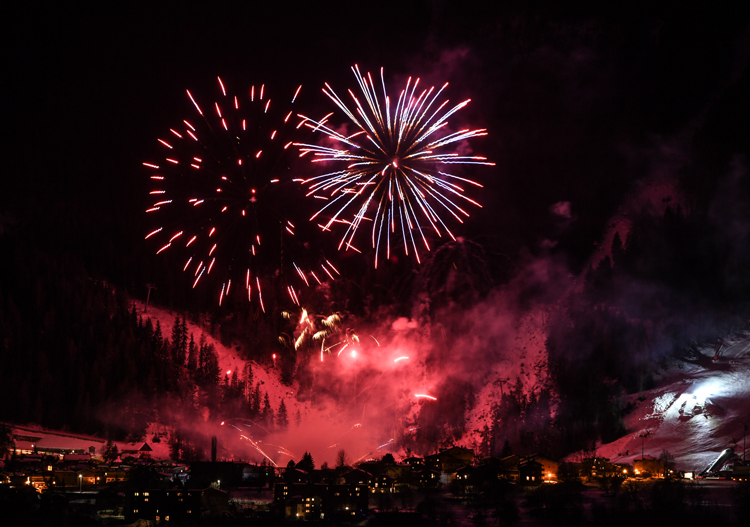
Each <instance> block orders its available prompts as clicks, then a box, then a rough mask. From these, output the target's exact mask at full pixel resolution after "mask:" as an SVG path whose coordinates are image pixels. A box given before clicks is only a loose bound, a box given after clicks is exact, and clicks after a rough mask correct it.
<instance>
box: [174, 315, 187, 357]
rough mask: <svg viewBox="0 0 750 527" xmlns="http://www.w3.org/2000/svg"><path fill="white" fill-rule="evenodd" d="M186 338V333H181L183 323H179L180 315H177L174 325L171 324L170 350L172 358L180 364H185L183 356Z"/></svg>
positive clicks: (185, 348)
mask: <svg viewBox="0 0 750 527" xmlns="http://www.w3.org/2000/svg"><path fill="white" fill-rule="evenodd" d="M183 320H184V319H183ZM186 339H187V335H186V334H185V333H183V324H182V323H180V317H179V316H177V318H176V319H175V322H174V326H172V337H171V342H172V346H171V348H172V349H171V352H172V359H173V360H174V362H175V363H176V364H178V365H180V366H184V365H185V358H186V354H187V345H186Z"/></svg>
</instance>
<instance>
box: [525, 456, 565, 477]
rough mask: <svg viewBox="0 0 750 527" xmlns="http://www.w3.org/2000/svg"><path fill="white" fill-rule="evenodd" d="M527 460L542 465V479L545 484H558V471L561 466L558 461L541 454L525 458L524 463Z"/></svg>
mask: <svg viewBox="0 0 750 527" xmlns="http://www.w3.org/2000/svg"><path fill="white" fill-rule="evenodd" d="M527 460H528V461H536V462H537V463H540V464H541V465H542V477H543V480H544V482H545V483H555V482H557V469H558V468H559V466H560V464H559V463H558V462H557V461H555V460H553V459H550V458H548V457H545V456H542V455H540V454H533V455H531V456H526V457H524V458H523V461H527Z"/></svg>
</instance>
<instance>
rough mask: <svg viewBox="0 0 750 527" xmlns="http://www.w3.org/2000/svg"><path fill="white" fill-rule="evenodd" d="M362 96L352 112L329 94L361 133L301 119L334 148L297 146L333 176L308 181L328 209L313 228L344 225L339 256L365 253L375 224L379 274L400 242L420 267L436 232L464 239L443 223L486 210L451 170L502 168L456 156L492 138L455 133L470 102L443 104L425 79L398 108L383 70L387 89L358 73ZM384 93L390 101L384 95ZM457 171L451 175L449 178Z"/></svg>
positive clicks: (412, 84)
mask: <svg viewBox="0 0 750 527" xmlns="http://www.w3.org/2000/svg"><path fill="white" fill-rule="evenodd" d="M352 71H353V72H354V75H355V76H356V78H357V82H358V83H359V87H360V90H361V92H362V100H360V98H358V97H357V96H356V95H355V94H354V92H352V91H351V90H349V95H350V96H351V99H352V103H353V106H351V107H349V106H347V104H346V103H345V102H344V101H343V100H342V99H341V98H340V97H339V96H338V95H337V94H336V93H335V92H334V91H333V89H332V88H331V87H330V86H329V85H328V84H327V83H326V85H325V88H323V93H325V94H326V95H327V96H328V97H329V98H330V99H331V100H332V101H333V102H334V103H335V105H336V106H337V107H338V108H339V109H340V110H341V111H343V112H344V114H345V115H346V116H347V117H348V118H349V120H351V122H352V123H353V124H354V125H355V126H356V127H357V128H358V130H357V131H356V132H355V133H353V134H350V135H345V134H344V133H341V132H339V131H337V130H336V129H334V128H335V127H334V126H333V125H329V124H328V119H329V118H330V116H331V115H332V114H328V115H327V116H326V117H324V118H323V119H321V120H319V121H316V120H314V119H310V118H308V117H305V116H304V115H300V117H301V118H302V119H303V122H304V123H305V125H306V126H307V127H309V128H311V129H312V130H313V131H315V132H319V133H323V134H326V135H327V136H328V137H329V138H330V140H331V143H330V144H332V145H333V146H326V145H312V144H307V143H295V145H296V146H298V147H299V148H300V155H301V156H304V155H306V154H310V153H311V154H312V158H313V159H312V161H313V162H323V163H327V162H330V163H331V164H332V165H333V166H335V167H336V168H334V169H333V171H332V172H326V173H325V174H322V175H319V176H315V177H312V178H310V179H307V180H305V181H304V184H306V185H307V186H308V187H309V192H308V196H313V197H315V198H317V199H320V200H324V201H326V203H325V205H324V206H323V207H322V208H321V209H320V210H319V211H318V212H317V213H316V214H314V215H313V216H312V218H311V220H315V219H316V218H322V217H323V215H324V214H325V215H327V219H326V220H324V221H323V222H322V223H320V224H319V226H320V227H321V228H322V229H323V230H331V229H332V228H335V227H338V226H339V225H343V226H344V227H345V232H344V234H343V236H342V238H341V241H340V243H339V249H342V248H344V249H345V250H349V249H352V250H355V251H359V249H357V247H356V244H355V235H356V234H357V232H359V231H360V230H361V229H360V227H362V225H363V222H370V223H371V227H368V228H367V230H369V231H370V233H371V235H370V240H371V244H372V247H373V249H374V250H375V267H377V266H378V258H379V255H380V253H381V251H384V255H385V257H386V258H390V254H391V246H392V244H395V243H397V242H398V240H399V239H400V243H401V244H402V245H403V249H404V252H405V254H407V255H408V254H409V251H410V247H411V250H412V252H413V253H414V256H415V257H416V259H417V261H420V256H419V250H420V249H419V247H421V246H424V249H426V250H428V251H429V250H430V245H429V242H428V239H427V237H428V231H433V232H434V233H435V234H436V235H437V236H438V237H442V235H443V234H447V235H448V236H449V237H450V238H452V239H454V240H455V239H456V238H455V236H454V235H453V233H452V232H451V230H450V229H449V227H448V226H447V225H446V222H445V221H444V218H443V215H445V216H446V218H447V217H449V216H450V217H452V218H453V220H455V221H458V222H459V223H463V219H464V218H466V217H468V216H469V213H468V212H467V211H466V210H465V207H466V205H467V204H470V205H474V206H479V207H481V205H479V203H477V202H476V201H475V200H473V199H471V198H470V197H468V196H467V195H466V194H465V193H464V186H465V185H471V186H475V187H482V185H481V184H479V183H478V182H476V181H472V180H470V179H466V178H463V177H459V176H458V175H456V174H454V173H452V172H453V170H451V169H450V166H451V165H460V164H474V165H490V166H492V165H494V163H491V162H489V161H487V159H486V158H484V157H480V156H467V155H461V154H459V153H457V152H455V148H456V147H457V146H458V145H460V144H462V143H463V142H464V141H466V140H468V139H470V138H473V137H479V136H483V135H486V134H487V132H486V130H484V129H476V130H470V129H464V130H459V131H454V132H449V131H447V125H448V119H449V118H450V117H451V116H452V115H453V114H455V113H456V112H457V111H459V110H460V109H462V108H463V107H465V106H466V105H467V104H468V103H469V101H470V99H467V100H465V101H463V102H461V103H459V104H457V105H455V106H451V105H449V101H448V100H445V101H443V102H438V99H440V97H441V95H442V94H443V91H444V90H445V88H446V87H447V86H448V83H445V85H443V87H442V88H440V89H435V88H434V87H431V88H429V89H421V88H419V79H416V80H415V81H412V78H411V77H409V80H407V82H406V86H405V88H404V89H403V90H401V92H400V94H399V96H398V99H397V100H396V102H395V104H393V101H392V100H391V98H390V97H389V95H388V93H387V91H386V88H385V80H384V76H383V69H382V68H381V70H380V85H381V86H379V87H376V85H375V83H374V82H373V79H372V76H371V75H370V74H369V73H368V74H367V75H366V76H365V75H362V74H361V73H360V71H359V67H358V66H356V65H355V66H354V67H353V68H352ZM381 90H382V96H379V92H381ZM449 170H450V171H449Z"/></svg>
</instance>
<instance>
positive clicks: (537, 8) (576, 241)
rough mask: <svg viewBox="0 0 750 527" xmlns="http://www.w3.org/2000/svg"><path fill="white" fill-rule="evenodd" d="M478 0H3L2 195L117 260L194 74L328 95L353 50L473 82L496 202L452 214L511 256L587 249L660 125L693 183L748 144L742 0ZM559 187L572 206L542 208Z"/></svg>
mask: <svg viewBox="0 0 750 527" xmlns="http://www.w3.org/2000/svg"><path fill="white" fill-rule="evenodd" d="M484 4H485V3H483V2H461V3H460V4H459V3H452V2H428V1H421V2H404V3H401V2H398V3H395V2H394V3H390V2H385V3H383V2H375V3H356V2H352V3H337V2H316V3H310V2H299V3H295V2H285V3H271V2H269V3H265V4H259V3H256V2H228V3H214V2H210V3H209V2H206V3H201V2H158V3H157V2H147V3H140V2H116V3H110V2H107V3H101V4H100V5H98V6H95V7H92V8H88V7H87V8H83V7H80V6H77V5H74V4H47V3H33V2H32V3H24V5H23V7H20V6H13V7H7V6H6V7H3V8H2V10H3V14H2V19H3V35H4V36H3V37H2V38H3V40H4V41H5V44H4V46H3V49H4V53H3V55H4V61H3V62H4V68H3V70H4V74H3V81H2V85H3V99H4V104H3V113H2V115H3V123H4V125H5V126H4V131H5V133H4V134H3V135H4V136H5V137H6V139H5V141H4V144H3V151H4V153H3V159H4V163H3V173H2V177H1V180H0V185H2V186H1V187H0V190H2V194H1V197H0V212H2V213H3V214H4V217H6V218H7V217H8V214H9V213H10V217H12V218H14V221H15V223H16V224H17V225H21V226H27V227H28V226H31V225H36V226H40V227H43V229H46V232H47V233H50V232H54V233H55V234H54V235H53V237H54V239H55V240H57V242H58V243H61V244H66V245H68V246H69V247H70V248H71V250H73V251H81V252H82V253H84V254H87V255H88V256H86V257H85V258H84V259H86V258H88V259H90V260H91V263H90V265H91V266H92V267H93V268H95V269H96V270H97V272H101V273H104V274H106V273H107V272H108V271H107V266H108V265H110V263H108V262H106V261H101V260H97V257H96V253H97V251H98V249H99V248H103V247H105V246H107V245H110V246H111V245H115V246H117V245H124V246H125V247H127V250H121V253H122V254H125V253H138V254H144V255H146V254H148V252H149V251H151V249H152V248H151V247H148V246H147V244H145V243H143V242H142V233H143V232H144V230H145V228H146V227H147V223H146V221H145V219H144V217H143V213H142V210H143V208H144V204H145V202H146V199H145V198H146V176H145V174H144V173H143V170H142V167H141V162H142V161H143V160H144V159H145V158H147V157H148V156H149V154H151V153H152V152H154V151H155V149H156V143H155V141H156V137H158V135H159V134H160V133H161V131H163V130H164V129H165V128H166V127H168V126H169V125H170V124H171V123H172V122H174V121H175V120H176V119H181V118H182V116H183V115H184V113H185V111H186V108H187V106H186V100H185V97H184V90H185V89H186V88H191V89H195V90H198V91H200V90H201V89H205V87H206V86H209V84H210V83H211V82H213V79H214V78H215V77H216V76H217V75H221V77H222V78H223V79H225V80H226V81H227V82H231V83H233V84H234V85H236V86H238V87H240V86H246V85H249V84H250V83H258V82H265V83H267V84H268V85H269V86H276V87H279V89H287V88H288V87H290V86H296V85H298V84H300V83H302V84H303V85H304V89H305V94H306V97H307V98H306V104H308V105H309V108H311V111H313V112H318V114H319V115H322V114H323V113H327V112H328V111H330V110H331V109H332V108H330V107H329V105H328V104H327V102H326V100H324V98H323V96H322V94H321V93H320V91H319V89H320V87H321V86H322V84H323V82H324V81H328V82H330V83H331V84H332V85H334V86H336V87H340V88H341V89H342V91H343V88H347V87H353V78H352V76H351V73H350V72H349V67H350V66H351V65H353V64H355V63H358V64H360V65H361V66H362V67H363V68H365V69H370V70H376V69H378V68H379V67H380V66H385V67H386V72H387V73H389V74H391V75H392V79H403V78H405V77H406V76H408V75H417V76H422V77H424V78H426V79H427V80H429V82H432V83H437V82H442V81H445V80H447V81H450V82H451V84H452V88H451V89H452V90H453V92H452V93H451V96H452V98H454V99H459V98H466V97H471V98H472V104H471V105H470V106H469V108H468V109H467V110H466V111H464V112H462V113H463V115H460V116H457V122H458V123H459V124H463V123H464V122H467V123H471V124H472V125H473V126H476V127H486V128H488V129H489V132H490V135H489V137H488V138H487V139H486V140H479V141H476V142H475V143H472V146H473V147H474V148H475V149H476V151H477V152H481V153H482V154H484V155H487V156H488V157H490V158H491V159H493V160H495V161H496V162H497V167H496V168H495V169H490V170H486V171H478V172H476V173H475V175H476V176H477V177H479V178H481V179H482V180H483V182H484V183H485V186H486V188H485V190H484V192H483V194H482V195H481V197H480V200H481V201H482V202H483V203H484V204H485V208H484V209H482V210H481V211H478V212H477V214H476V215H475V216H474V217H473V219H472V220H471V221H470V222H469V223H468V224H467V225H466V226H465V227H463V229H465V230H464V232H459V234H465V235H467V236H469V237H473V238H476V239H478V240H480V241H481V242H482V243H485V244H486V245H487V246H490V247H492V248H493V250H496V251H498V252H501V253H506V254H508V255H510V256H511V258H513V257H514V255H515V254H517V253H518V251H519V250H521V249H522V248H528V249H529V250H531V251H538V250H541V249H540V246H541V245H542V242H543V241H544V240H554V241H555V242H558V245H557V250H560V251H564V252H565V254H566V255H567V257H568V258H569V260H570V263H571V265H573V266H574V267H576V266H578V267H580V266H582V265H583V264H584V263H585V261H586V259H587V257H588V255H589V253H590V251H591V247H592V243H593V242H595V241H597V240H599V239H600V238H601V236H602V233H603V231H604V229H605V227H606V224H607V221H608V219H609V218H610V217H611V215H612V214H613V212H614V211H615V210H616V209H617V207H618V206H620V205H621V204H622V203H623V200H624V199H625V196H626V195H627V194H628V193H629V192H631V191H632V190H633V188H634V185H635V184H636V183H637V182H638V181H642V180H643V179H644V178H649V177H652V176H653V172H654V167H655V166H656V165H658V163H659V159H655V156H656V157H657V158H658V154H654V152H658V151H659V145H664V144H672V145H677V146H675V147H674V148H677V149H681V150H683V151H684V155H685V156H686V157H687V158H689V159H690V160H691V161H690V162H688V163H687V164H686V165H687V168H683V169H680V170H681V171H680V172H679V173H678V174H675V177H679V178H681V179H680V182H681V185H682V188H683V189H684V190H686V191H687V192H688V193H692V194H689V195H690V196H691V199H694V200H695V201H696V202H700V200H701V199H704V198H705V196H707V195H710V193H711V192H713V189H714V188H715V184H714V182H713V181H714V180H718V179H719V178H720V177H721V176H722V175H723V173H724V172H726V171H727V170H728V167H729V163H730V160H731V159H732V157H733V156H735V155H736V154H747V153H748V148H749V145H750V134H749V133H748V129H749V128H750V119H749V117H750V108H749V102H748V101H749V100H750V81H749V80H748V75H749V74H748V68H747V60H748V53H749V51H750V44H749V35H750V31H749V29H748V27H749V26H748V24H749V22H750V15H749V10H748V9H747V8H744V7H737V6H736V5H735V6H733V7H731V8H722V7H716V6H711V8H710V10H709V9H708V8H706V10H704V11H689V10H685V9H684V8H683V7H680V8H679V9H677V8H675V7H673V6H672V5H671V3H670V4H666V3H653V2H652V3H643V4H642V5H640V4H637V3H628V6H627V8H625V7H623V8H622V9H620V8H602V7H598V4H599V3H594V2H592V3H591V4H590V5H588V4H586V3H578V4H577V6H576V7H575V8H563V7H560V6H558V4H560V3H559V2H541V3H534V2H502V3H497V5H494V6H492V7H487V6H486V5H484ZM675 5H679V4H675ZM727 5H730V4H729V3H728V4H727ZM559 202H570V207H571V211H572V218H571V220H570V221H565V222H560V221H559V220H560V218H556V217H555V216H554V215H553V214H551V213H550V207H552V206H553V205H554V204H555V203H559ZM4 222H5V223H6V224H7V223H9V222H8V220H7V219H6V220H4ZM16 228H26V227H16ZM457 232H458V231H457ZM103 252H104V253H106V254H110V255H111V254H116V253H117V249H114V250H113V252H112V251H103ZM111 265H115V264H113V263H112V264H111ZM112 272H113V273H114V274H115V275H116V274H118V273H117V272H114V271H112Z"/></svg>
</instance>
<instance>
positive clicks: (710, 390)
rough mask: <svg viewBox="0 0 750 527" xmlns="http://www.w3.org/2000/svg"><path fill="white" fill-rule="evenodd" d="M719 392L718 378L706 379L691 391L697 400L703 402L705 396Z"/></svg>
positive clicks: (719, 383)
mask: <svg viewBox="0 0 750 527" xmlns="http://www.w3.org/2000/svg"><path fill="white" fill-rule="evenodd" d="M720 392H721V382H720V381H719V380H718V379H708V380H707V381H706V382H704V383H703V384H701V385H700V386H698V388H697V389H696V390H695V391H694V392H693V395H694V396H695V398H696V399H698V401H699V402H703V401H705V400H706V398H707V397H709V396H711V395H716V394H717V393H720Z"/></svg>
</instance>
